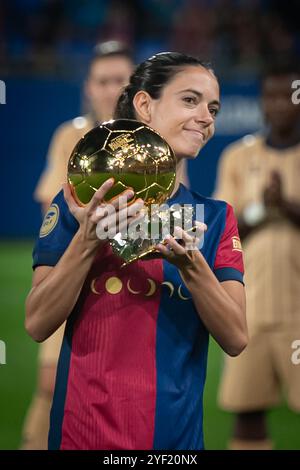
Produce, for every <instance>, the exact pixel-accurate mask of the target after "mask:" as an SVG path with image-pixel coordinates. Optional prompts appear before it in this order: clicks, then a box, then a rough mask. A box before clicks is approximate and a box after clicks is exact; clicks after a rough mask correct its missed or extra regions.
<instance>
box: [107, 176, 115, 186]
mask: <svg viewBox="0 0 300 470" xmlns="http://www.w3.org/2000/svg"><path fill="white" fill-rule="evenodd" d="M114 182H115V180H114V179H113V178H109V180H107V184H109V185H113V183H114Z"/></svg>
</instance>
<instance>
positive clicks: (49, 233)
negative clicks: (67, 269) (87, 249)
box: [33, 191, 79, 269]
mask: <svg viewBox="0 0 300 470" xmlns="http://www.w3.org/2000/svg"><path fill="white" fill-rule="evenodd" d="M78 227H79V224H78V222H77V220H76V219H75V218H74V217H73V215H72V214H71V213H70V211H69V208H68V206H67V203H66V201H65V198H64V195H63V191H60V192H59V193H58V194H57V196H56V197H55V198H54V200H53V202H52V204H51V206H50V207H49V209H48V211H47V213H46V214H45V217H44V220H43V223H42V226H41V229H40V233H39V237H38V239H37V240H36V243H35V246H34V249H33V269H35V268H36V267H37V266H55V265H56V264H57V263H58V261H59V259H60V258H61V256H62V255H63V254H64V252H65V250H66V249H67V247H68V246H69V244H70V242H71V240H72V238H73V237H74V235H75V233H76V232H77V230H78Z"/></svg>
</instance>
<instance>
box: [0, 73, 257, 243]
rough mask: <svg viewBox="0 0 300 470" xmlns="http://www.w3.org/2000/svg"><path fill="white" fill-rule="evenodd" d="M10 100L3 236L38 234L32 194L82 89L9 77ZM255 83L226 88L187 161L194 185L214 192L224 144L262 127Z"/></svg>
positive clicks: (1, 113) (5, 115)
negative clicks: (203, 139) (212, 130)
mask: <svg viewBox="0 0 300 470" xmlns="http://www.w3.org/2000/svg"><path fill="white" fill-rule="evenodd" d="M5 83H6V104H5V105H0V122H1V146H0V151H1V155H0V158H1V192H2V196H1V206H2V207H1V211H2V216H1V226H0V236H1V237H31V236H35V235H36V233H37V231H38V228H39V226H40V223H41V213H40V208H39V206H38V204H37V203H35V202H34V200H33V197H32V194H33V191H34V188H35V186H36V183H37V180H38V178H39V176H40V173H41V171H42V169H43V167H44V165H45V157H46V154H47V148H48V145H49V140H50V138H51V135H52V133H53V131H54V130H55V128H56V127H57V126H58V125H59V124H60V123H62V122H63V121H65V120H68V119H72V118H74V117H75V116H77V115H79V114H80V106H81V89H80V84H79V83H77V82H74V83H72V82H62V81H50V80H49V79H47V80H41V79H39V80H32V79H18V80H6V82H5ZM257 95H258V89H257V85H256V84H255V83H251V82H249V83H243V84H241V83H239V84H235V83H231V84H225V85H223V87H222V107H223V111H222V112H221V113H220V117H219V118H218V122H217V132H216V135H215V137H214V138H213V139H212V140H211V141H210V142H209V143H208V144H207V146H206V147H205V148H204V149H203V150H202V152H201V154H200V155H199V157H198V158H197V159H196V160H194V161H193V162H190V164H189V177H190V182H191V187H192V188H193V189H195V190H197V191H199V192H201V193H202V194H204V195H210V194H211V192H212V190H213V187H214V182H215V176H216V167H217V161H218V158H219V156H220V154H221V152H222V150H223V148H224V147H225V146H226V145H228V144H229V143H230V142H232V141H234V140H236V139H238V138H240V137H241V136H242V135H245V134H246V133H249V132H253V131H255V130H257V129H258V128H260V127H261V117H260V113H259V102H258V99H257Z"/></svg>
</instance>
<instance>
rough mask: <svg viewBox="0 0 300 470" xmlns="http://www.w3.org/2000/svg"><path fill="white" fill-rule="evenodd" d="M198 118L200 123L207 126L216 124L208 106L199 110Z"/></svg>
mask: <svg viewBox="0 0 300 470" xmlns="http://www.w3.org/2000/svg"><path fill="white" fill-rule="evenodd" d="M196 118H197V121H198V122H202V123H203V124H205V125H206V126H209V125H210V124H212V123H213V122H214V118H213V116H212V115H211V113H210V111H209V109H208V108H207V107H206V106H205V107H201V108H199V110H198V112H197V116H196Z"/></svg>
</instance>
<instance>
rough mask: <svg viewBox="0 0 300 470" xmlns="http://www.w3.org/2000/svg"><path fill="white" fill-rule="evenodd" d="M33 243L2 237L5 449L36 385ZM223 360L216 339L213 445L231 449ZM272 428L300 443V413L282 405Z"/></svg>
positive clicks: (13, 445)
mask: <svg viewBox="0 0 300 470" xmlns="http://www.w3.org/2000/svg"><path fill="white" fill-rule="evenodd" d="M31 249H32V244H31V242H0V259H1V265H0V266H1V267H0V281H1V282H0V302H1V304H0V340H2V341H4V342H5V344H6V364H5V365H0V384H1V385H0V449H17V448H18V445H19V442H20V435H21V427H22V422H23V418H24V414H25V412H26V409H27V406H28V404H29V402H30V398H31V394H32V392H33V389H34V385H35V373H36V355H37V345H36V344H35V343H34V342H33V341H32V340H31V339H30V338H29V337H28V336H27V335H26V333H25V331H24V327H23V324H24V300H25V297H26V294H27V292H28V290H29V288H30V283H31ZM221 362H222V354H221V352H220V350H219V348H218V347H217V346H216V344H215V343H214V342H213V341H211V344H210V352H209V364H208V374H207V382H206V391H205V404H204V427H205V441H206V448H207V449H225V448H226V442H227V440H228V437H229V435H230V430H231V427H232V417H231V415H229V414H227V413H224V412H222V411H220V410H219V409H218V408H217V406H216V393H217V385H218V380H219V373H220V368H221ZM299 367H300V366H299ZM299 373H300V369H299ZM269 428H270V432H271V435H272V438H273V439H274V441H275V444H276V448H277V449H300V419H299V415H296V414H293V413H291V412H290V411H288V410H287V409H286V407H284V406H282V407H280V408H278V409H276V410H275V411H273V412H272V413H271V414H270V416H269Z"/></svg>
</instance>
